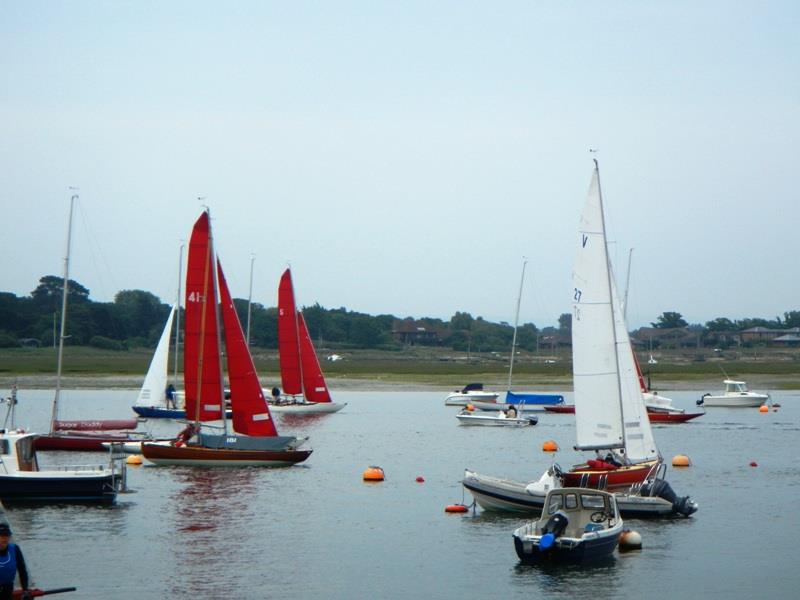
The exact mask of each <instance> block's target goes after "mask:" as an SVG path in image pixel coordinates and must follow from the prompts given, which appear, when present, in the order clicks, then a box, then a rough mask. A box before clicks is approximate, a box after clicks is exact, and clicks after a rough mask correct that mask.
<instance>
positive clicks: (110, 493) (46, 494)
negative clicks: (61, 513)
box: [0, 471, 121, 504]
mask: <svg viewBox="0 0 800 600" xmlns="http://www.w3.org/2000/svg"><path fill="white" fill-rule="evenodd" d="M120 477H121V475H120V474H119V473H102V474H97V475H95V474H83V473H80V474H79V475H78V474H75V473H73V474H70V475H69V476H64V475H59V474H57V473H53V474H50V473H47V472H44V471H33V472H30V473H26V472H23V473H17V474H15V475H0V500H2V501H3V502H4V503H71V502H74V503H96V504H113V503H114V502H115V500H116V497H117V489H118V488H119V483H120Z"/></svg>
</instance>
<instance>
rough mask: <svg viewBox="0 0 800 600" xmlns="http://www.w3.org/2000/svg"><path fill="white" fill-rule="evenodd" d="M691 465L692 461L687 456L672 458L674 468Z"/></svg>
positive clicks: (677, 455)
mask: <svg viewBox="0 0 800 600" xmlns="http://www.w3.org/2000/svg"><path fill="white" fill-rule="evenodd" d="M691 465H692V461H691V460H689V457H688V456H686V455H685V454H676V455H675V456H673V457H672V466H673V467H690V466H691Z"/></svg>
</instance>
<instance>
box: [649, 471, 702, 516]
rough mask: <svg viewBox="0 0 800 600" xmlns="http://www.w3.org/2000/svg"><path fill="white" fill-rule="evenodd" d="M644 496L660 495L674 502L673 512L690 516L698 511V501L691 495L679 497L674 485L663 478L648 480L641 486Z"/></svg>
mask: <svg viewBox="0 0 800 600" xmlns="http://www.w3.org/2000/svg"><path fill="white" fill-rule="evenodd" d="M641 495H642V496H658V497H659V498H663V499H664V500H666V501H667V502H671V503H672V510H673V512H676V513H678V514H679V515H683V516H684V517H688V516H689V515H691V514H692V513H694V512H697V502H694V501H693V500H692V499H691V498H689V496H683V497H678V495H677V494H676V493H675V491H674V490H673V489H672V486H671V485H670V484H669V483H667V482H666V481H665V480H663V479H656V480H655V481H646V482H645V483H644V484H643V485H642V488H641Z"/></svg>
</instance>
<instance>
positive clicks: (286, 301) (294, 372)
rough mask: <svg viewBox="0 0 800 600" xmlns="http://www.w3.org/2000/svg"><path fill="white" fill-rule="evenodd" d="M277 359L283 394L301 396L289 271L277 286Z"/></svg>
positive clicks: (295, 318) (284, 273)
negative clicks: (279, 364)
mask: <svg viewBox="0 0 800 600" xmlns="http://www.w3.org/2000/svg"><path fill="white" fill-rule="evenodd" d="M278 357H279V358H280V363H281V381H282V382H283V393H284V394H289V395H290V396H297V395H300V394H302V393H303V383H302V381H301V377H300V344H299V342H298V324H297V311H296V309H295V305H294V288H293V287H292V273H291V271H290V270H289V269H286V270H285V271H284V272H283V275H281V282H280V285H279V286H278Z"/></svg>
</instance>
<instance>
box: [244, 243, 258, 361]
mask: <svg viewBox="0 0 800 600" xmlns="http://www.w3.org/2000/svg"><path fill="white" fill-rule="evenodd" d="M254 262H256V257H255V255H254V254H251V255H250V293H249V294H248V296H247V336H246V337H245V340H246V342H247V347H248V348H250V316H251V314H252V311H251V308H252V304H253V263H254Z"/></svg>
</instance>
